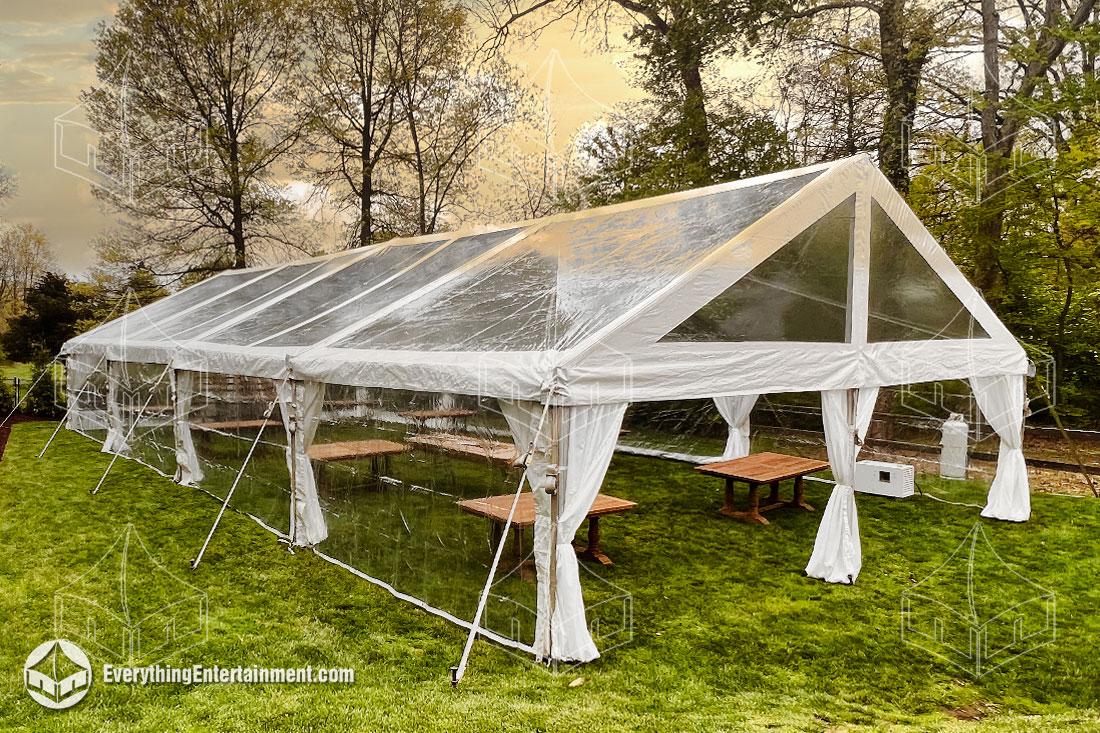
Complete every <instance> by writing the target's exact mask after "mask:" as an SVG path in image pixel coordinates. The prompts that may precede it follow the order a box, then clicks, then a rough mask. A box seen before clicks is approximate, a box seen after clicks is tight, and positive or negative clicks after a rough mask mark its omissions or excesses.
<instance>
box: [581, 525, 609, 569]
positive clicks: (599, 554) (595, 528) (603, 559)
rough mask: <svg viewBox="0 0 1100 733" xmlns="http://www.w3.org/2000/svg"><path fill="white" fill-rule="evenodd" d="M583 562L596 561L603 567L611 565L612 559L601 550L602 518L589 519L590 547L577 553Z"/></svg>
mask: <svg viewBox="0 0 1100 733" xmlns="http://www.w3.org/2000/svg"><path fill="white" fill-rule="evenodd" d="M577 557H579V558H580V559H582V560H595V561H596V562H598V563H600V564H601V565H611V564H612V563H611V558H610V557H608V556H607V555H605V554H604V553H603V550H601V549H600V518H599V517H589V518H588V547H586V548H585V549H584V550H583V551H581V552H578V553H577Z"/></svg>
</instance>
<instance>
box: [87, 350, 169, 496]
mask: <svg viewBox="0 0 1100 733" xmlns="http://www.w3.org/2000/svg"><path fill="white" fill-rule="evenodd" d="M171 368H172V366H171V365H168V366H166V367H164V371H163V372H161V373H160V376H159V377H157V381H156V382H154V383H153V388H152V390H150V393H149V399H147V400H145V404H144V405H142V406H141V409H140V410H139V411H138V414H137V415H135V416H134V422H133V424H131V425H130V429H129V430H127V431H126V437H125V438H123V439H122V443H123V445H128V444H129V442H130V438H131V437H132V436H133V434H134V428H136V427H137V424H138V422H139V421H140V420H141V416H142V415H144V414H145V410H146V409H147V408H148V407H149V403H150V402H152V401H153V398H154V397H156V395H157V393H156V388H157V387H159V386H160V380H162V379H164V375H165V374H167V373H168V370H169V369H171ZM118 456H119V453H118V451H115V452H114V453H113V454H112V455H111V462H110V463H108V464H107V470H106V471H104V472H103V475H102V476H100V477H99V483H98V484H96V485H95V488H94V489H92V493H93V494H98V493H99V489H100V488H101V487H102V486H103V482H104V481H106V480H107V474H109V473H110V472H111V469H112V468H114V466H115V461H117V460H118Z"/></svg>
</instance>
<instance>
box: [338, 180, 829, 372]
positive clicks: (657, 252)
mask: <svg viewBox="0 0 1100 733" xmlns="http://www.w3.org/2000/svg"><path fill="white" fill-rule="evenodd" d="M817 175H819V173H818V172H812V173H807V174H804V175H801V176H795V177H792V178H787V179H781V180H777V181H771V182H767V183H762V184H759V185H756V186H746V187H743V188H736V189H732V190H725V191H717V192H714V193H707V194H702V195H699V196H694V197H688V198H678V199H674V200H671V201H663V202H660V203H657V204H654V205H651V206H643V207H638V208H627V209H620V210H618V211H614V212H612V213H609V214H605V215H602V216H586V217H580V218H576V219H566V220H564V221H556V222H551V223H549V224H547V225H546V226H544V227H541V228H537V229H534V230H533V231H532V233H531V234H529V235H528V236H526V237H524V238H522V239H521V240H519V241H518V242H517V243H516V244H515V245H514V246H512V247H509V248H507V249H506V250H505V251H503V252H500V253H498V254H497V255H496V256H495V257H493V258H491V259H490V260H488V261H486V262H483V263H481V264H479V265H477V266H476V267H473V268H471V269H470V270H468V271H466V272H464V273H462V274H461V276H460V277H457V278H455V279H453V280H451V281H449V282H447V283H445V284H443V285H441V286H440V287H438V288H435V289H433V290H432V291H430V292H427V293H425V294H424V295H423V296H422V297H420V298H417V299H416V300H415V301H413V302H410V303H407V304H406V305H404V306H402V307H401V308H398V309H397V310H395V311H394V312H392V313H389V314H387V315H386V316H384V317H383V318H380V319H379V320H377V321H373V322H369V323H368V324H366V325H365V326H364V328H363V329H361V330H360V331H358V332H355V333H352V334H350V335H348V336H347V337H345V338H343V339H341V340H339V341H338V342H337V343H335V344H334V346H336V347H345V348H358V349H394V350H400V349H418V350H436V351H457V350H467V351H517V350H519V351H529V350H546V349H568V348H571V347H573V346H576V345H577V344H579V343H580V342H581V341H582V340H583V339H585V338H586V337H588V336H591V335H593V334H595V333H596V331H598V330H599V329H601V328H603V327H604V326H606V325H608V324H609V323H610V322H611V321H613V320H614V319H615V318H617V317H619V316H621V315H624V314H626V313H627V312H629V311H630V310H631V309H632V308H634V307H635V306H636V305H638V304H640V303H641V302H642V301H643V300H645V299H646V298H648V297H650V296H651V295H653V294H655V293H657V292H658V291H659V290H661V289H662V288H664V287H665V286H667V285H668V284H669V283H670V282H671V281H672V280H673V279H674V278H676V277H677V276H680V275H682V274H683V273H684V272H685V271H686V270H687V269H688V268H690V267H691V266H692V265H694V264H695V263H697V262H698V261H700V260H701V259H702V258H703V257H705V256H706V255H707V254H709V253H711V252H712V251H714V249H715V248H716V247H719V246H721V245H722V244H725V243H726V242H728V241H729V240H730V239H732V238H733V237H735V236H736V235H737V234H738V233H739V232H741V231H742V230H743V229H744V228H745V227H747V226H748V225H749V224H751V223H753V222H754V221H756V220H757V219H759V218H760V217H762V216H764V215H765V214H767V213H768V212H769V211H771V210H772V209H774V208H775V207H776V206H778V205H779V204H780V203H782V202H783V201H785V200H787V199H788V198H790V196H791V195H793V194H794V193H795V192H797V191H798V190H799V189H801V188H802V187H803V186H805V185H806V184H807V183H809V181H811V180H813V178H815V177H816V176H817Z"/></svg>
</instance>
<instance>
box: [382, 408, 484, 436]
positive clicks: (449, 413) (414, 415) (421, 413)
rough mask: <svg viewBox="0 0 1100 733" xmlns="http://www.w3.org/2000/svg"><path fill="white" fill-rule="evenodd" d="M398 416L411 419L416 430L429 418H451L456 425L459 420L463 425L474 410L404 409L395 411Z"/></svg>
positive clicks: (421, 428)
mask: <svg viewBox="0 0 1100 733" xmlns="http://www.w3.org/2000/svg"><path fill="white" fill-rule="evenodd" d="M397 414H398V415H399V416H400V417H405V418H408V419H409V420H412V422H413V426H414V427H415V428H416V430H417V432H419V431H421V430H423V429H424V427H425V426H426V424H427V422H428V421H429V420H451V421H453V423H454V425H455V426H456V427H457V426H458V425H459V424H460V422H461V424H462V425H463V426H465V425H466V418H468V417H470V416H471V415H476V414H477V413H476V412H475V411H474V410H463V409H459V408H448V409H443V410H406V411H405V412H399V413H397Z"/></svg>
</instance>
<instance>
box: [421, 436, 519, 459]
mask: <svg viewBox="0 0 1100 733" xmlns="http://www.w3.org/2000/svg"><path fill="white" fill-rule="evenodd" d="M408 441H409V444H410V445H412V446H415V447H417V448H423V449H425V450H435V451H439V452H440V453H450V454H452V455H457V456H462V457H464V458H481V459H484V460H486V461H489V462H490V463H506V464H508V465H512V464H513V463H515V462H516V461H517V460H518V459H519V451H517V450H516V446H514V445H512V444H511V443H505V442H503V441H499V440H479V439H477V438H471V437H469V436H467V435H454V434H452V433H431V434H429V435H413V436H410V437H409V438H408Z"/></svg>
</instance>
